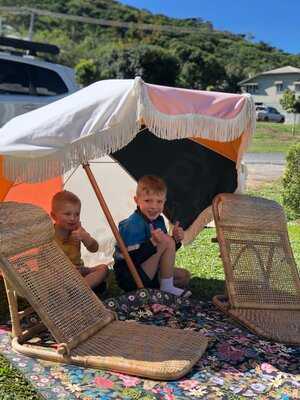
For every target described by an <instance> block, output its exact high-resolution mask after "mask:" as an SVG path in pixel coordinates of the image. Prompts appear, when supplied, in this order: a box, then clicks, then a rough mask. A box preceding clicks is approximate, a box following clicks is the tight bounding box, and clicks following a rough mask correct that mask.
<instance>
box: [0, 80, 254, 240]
mask: <svg viewBox="0 0 300 400" xmlns="http://www.w3.org/2000/svg"><path fill="white" fill-rule="evenodd" d="M254 129H255V107H254V102H253V99H252V98H251V96H250V95H248V94H242V95H240V94H228V93H218V92H207V91H196V90H187V89H180V88H172V87H164V86H159V85H152V84H147V83H145V82H143V81H142V79H141V78H136V79H134V80H132V79H128V80H105V81H100V82H96V83H94V84H92V85H90V86H88V87H86V88H84V89H81V90H79V91H78V92H76V93H74V94H72V95H70V96H68V97H65V98H63V99H61V100H58V101H56V102H54V103H51V104H49V105H47V106H45V107H42V108H39V109H37V110H34V111H32V112H29V113H26V114H23V115H21V116H18V117H16V118H14V119H13V120H11V121H9V122H8V123H7V124H6V125H4V126H3V127H2V128H1V129H0V157H1V160H2V163H1V166H0V178H1V182H0V184H1V191H2V199H4V198H5V197H7V192H8V191H9V188H10V187H11V186H12V185H13V184H14V183H15V182H31V183H32V182H41V181H45V180H48V179H51V178H54V177H57V176H63V175H64V174H66V173H67V172H68V171H70V170H72V169H73V168H75V167H77V166H78V165H79V164H85V163H87V162H89V161H90V160H94V159H96V158H99V157H103V156H105V155H110V156H111V157H112V158H113V159H114V160H115V161H117V162H118V163H119V164H120V165H121V167H122V168H123V169H125V170H126V171H127V172H128V173H129V175H130V176H131V177H133V178H134V179H138V178H139V177H140V176H142V175H144V174H155V175H159V176H161V177H162V178H164V179H165V181H166V183H167V186H168V198H167V203H166V209H165V214H166V216H167V217H168V218H169V219H170V221H171V222H175V221H176V220H179V221H180V222H181V224H182V226H183V227H184V229H185V230H186V231H187V237H189V238H192V237H194V236H195V234H197V233H198V231H199V229H200V228H201V227H202V226H203V225H204V224H205V223H206V222H207V221H208V220H209V219H210V218H211V213H210V204H211V201H212V199H213V197H214V196H215V195H216V194H217V193H220V192H234V191H235V190H236V188H237V168H238V166H239V164H240V161H241V159H242V156H243V153H244V151H245V150H246V147H247V144H248V143H249V139H250V137H251V135H252V133H253V131H254ZM105 179H107V180H108V182H109V184H110V185H111V186H114V181H113V180H112V181H111V180H110V176H106V177H105ZM69 188H70V187H69ZM70 189H71V188H70ZM122 194H123V193H121V195H122ZM0 195H1V193H0ZM113 197H114V201H115V202H116V200H117V201H118V202H122V201H123V199H122V197H120V193H118V185H117V184H116V185H115V194H114V196H113ZM124 201H125V199H124ZM124 216H125V215H124Z"/></svg>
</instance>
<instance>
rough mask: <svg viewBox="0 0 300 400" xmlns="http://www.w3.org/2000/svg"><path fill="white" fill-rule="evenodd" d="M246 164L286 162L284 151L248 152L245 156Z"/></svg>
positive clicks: (278, 163) (277, 163) (282, 163)
mask: <svg viewBox="0 0 300 400" xmlns="http://www.w3.org/2000/svg"><path fill="white" fill-rule="evenodd" d="M244 162H245V163H246V164H276V165H284V164H285V155H284V154H283V153H246V154H245V156H244Z"/></svg>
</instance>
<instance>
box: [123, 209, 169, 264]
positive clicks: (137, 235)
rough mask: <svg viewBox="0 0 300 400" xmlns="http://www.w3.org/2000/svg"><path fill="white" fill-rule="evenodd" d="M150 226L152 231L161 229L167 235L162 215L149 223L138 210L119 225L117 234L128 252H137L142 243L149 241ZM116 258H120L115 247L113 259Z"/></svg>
mask: <svg viewBox="0 0 300 400" xmlns="http://www.w3.org/2000/svg"><path fill="white" fill-rule="evenodd" d="M150 225H152V227H153V229H161V230H162V231H163V232H165V233H167V228H166V225H165V221H164V218H163V216H162V215H159V216H158V217H157V218H156V219H155V220H153V221H150V220H149V219H148V218H147V217H146V216H145V215H143V214H142V213H141V211H140V210H139V209H137V210H135V212H134V213H133V214H131V215H130V216H129V217H128V218H126V219H124V220H123V221H121V222H120V223H119V232H120V235H121V237H122V239H123V241H124V243H125V246H126V247H127V250H128V251H131V250H137V249H138V248H139V247H140V245H141V244H142V243H144V242H146V241H148V240H150V238H151V229H150ZM118 256H121V254H120V251H119V248H118V246H116V252H115V258H119V257H118ZM121 258H122V256H121Z"/></svg>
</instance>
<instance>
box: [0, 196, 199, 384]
mask: <svg viewBox="0 0 300 400" xmlns="http://www.w3.org/2000/svg"><path fill="white" fill-rule="evenodd" d="M0 234H1V236H0V267H1V270H2V272H3V274H4V277H5V282H6V287H7V295H8V299H9V306H10V313H11V319H12V325H13V332H12V336H13V340H12V347H13V349H14V350H16V351H18V352H21V353H23V354H25V355H28V356H32V357H37V358H42V359H45V360H49V361H56V362H61V363H70V364H77V365H80V366H84V367H92V368H99V369H110V370H115V371H118V372H123V373H126V374H131V375H137V376H143V377H148V378H151V379H158V380H172V379H178V378H180V377H181V376H183V375H185V374H186V373H187V372H188V371H189V370H190V369H191V368H192V366H193V365H194V364H195V363H196V362H197V361H198V360H199V358H200V357H201V356H202V354H203V352H204V351H205V349H206V347H207V339H206V338H205V337H203V336H202V335H201V334H199V333H197V332H193V331H190V330H179V329H171V328H165V327H155V326H149V325H143V324H139V323H136V322H132V321H128V322H124V321H118V320H117V317H116V315H115V313H113V312H112V311H110V310H108V309H106V308H105V307H104V305H103V303H102V302H101V301H100V300H99V299H98V298H97V296H96V295H95V294H94V293H93V292H92V290H91V289H90V288H89V287H88V285H86V283H85V281H84V279H83V278H82V277H81V275H80V274H79V273H78V272H77V271H76V269H75V268H74V266H73V265H72V264H71V263H70V261H69V259H68V258H67V257H66V256H65V255H64V253H63V252H62V251H61V250H60V248H59V247H58V246H57V244H56V243H55V241H54V240H53V234H54V231H53V226H52V222H51V220H50V218H49V217H48V215H47V214H46V213H45V212H44V211H43V210H42V209H40V208H39V207H36V206H33V205H31V204H19V203H15V202H7V203H1V204H0ZM18 294H19V295H20V296H22V297H24V298H26V299H27V301H28V302H29V303H30V305H31V307H32V309H31V308H29V309H26V310H25V311H23V312H20V311H18V306H17V296H18ZM32 310H35V311H36V313H37V314H38V315H39V317H40V319H41V321H42V322H40V323H38V324H37V325H36V326H34V327H33V328H31V329H30V330H27V331H24V330H23V329H22V324H21V323H20V320H21V318H22V317H23V316H24V315H28V314H29V313H30V312H31V311H32ZM45 327H46V328H47V329H48V330H49V331H50V333H51V334H52V336H53V337H54V339H55V341H56V342H57V349H55V348H46V347H41V346H35V345H33V344H29V343H28V340H29V339H30V338H32V337H33V336H34V335H36V334H37V332H39V331H41V330H43V329H45ZM31 342H32V341H31Z"/></svg>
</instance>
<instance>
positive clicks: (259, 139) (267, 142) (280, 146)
mask: <svg viewBox="0 0 300 400" xmlns="http://www.w3.org/2000/svg"><path fill="white" fill-rule="evenodd" d="M299 142H300V125H296V127H295V134H294V135H293V134H292V125H286V124H277V123H271V122H257V124H256V132H255V134H254V136H253V138H252V142H251V144H250V147H249V149H248V152H251V153H284V154H286V153H287V151H288V149H289V147H290V146H291V145H292V144H294V143H299Z"/></svg>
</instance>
